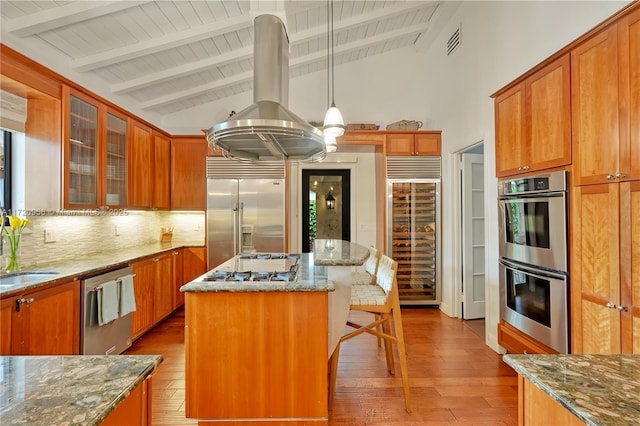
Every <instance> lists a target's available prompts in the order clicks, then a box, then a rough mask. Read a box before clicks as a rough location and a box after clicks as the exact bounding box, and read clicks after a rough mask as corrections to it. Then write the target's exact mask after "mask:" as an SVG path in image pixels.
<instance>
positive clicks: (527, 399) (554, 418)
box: [518, 375, 585, 426]
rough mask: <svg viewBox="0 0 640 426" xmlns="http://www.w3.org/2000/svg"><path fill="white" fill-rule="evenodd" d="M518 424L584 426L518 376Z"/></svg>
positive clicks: (526, 380)
mask: <svg viewBox="0 0 640 426" xmlns="http://www.w3.org/2000/svg"><path fill="white" fill-rule="evenodd" d="M518 424H519V425H562V426H579V425H580V426H584V424H585V423H584V422H583V421H582V420H580V419H579V418H578V417H577V416H576V415H575V414H573V413H572V412H570V411H569V410H568V409H566V408H564V407H563V406H562V405H560V403H559V402H557V401H556V400H554V399H553V398H551V397H550V396H549V395H547V394H546V393H545V392H543V391H542V390H540V388H538V387H537V386H536V385H534V384H533V383H532V382H531V381H529V380H528V379H525V378H524V377H522V376H521V375H518Z"/></svg>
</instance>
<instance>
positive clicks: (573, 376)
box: [504, 355, 640, 426]
mask: <svg viewBox="0 0 640 426" xmlns="http://www.w3.org/2000/svg"><path fill="white" fill-rule="evenodd" d="M504 361H505V362H506V363H507V364H508V365H510V366H511V367H513V368H514V369H515V370H516V372H518V374H520V375H522V376H523V377H525V378H526V379H528V380H530V381H531V382H532V383H533V384H535V385H536V386H537V387H538V388H540V389H541V390H542V391H544V392H545V393H546V394H547V395H549V396H550V397H551V398H553V399H554V400H556V401H557V402H558V403H560V404H561V405H562V406H563V407H565V408H567V409H568V410H569V411H570V412H571V413H573V414H575V415H576V416H577V417H578V418H579V419H580V420H582V421H584V422H585V423H586V424H587V425H593V426H608V425H639V424H640V355H505V356H504Z"/></svg>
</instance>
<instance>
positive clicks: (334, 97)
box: [329, 0, 336, 107]
mask: <svg viewBox="0 0 640 426" xmlns="http://www.w3.org/2000/svg"><path fill="white" fill-rule="evenodd" d="M329 4H330V5H331V106H332V107H334V106H336V95H335V93H336V92H335V76H334V74H333V73H334V68H335V61H334V58H333V45H334V44H335V42H334V40H333V0H329Z"/></svg>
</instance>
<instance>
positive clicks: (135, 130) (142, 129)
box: [129, 120, 154, 208]
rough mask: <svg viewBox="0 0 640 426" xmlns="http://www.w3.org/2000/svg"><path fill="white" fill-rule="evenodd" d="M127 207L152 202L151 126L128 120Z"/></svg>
mask: <svg viewBox="0 0 640 426" xmlns="http://www.w3.org/2000/svg"><path fill="white" fill-rule="evenodd" d="M129 122H130V127H131V138H130V142H129V145H130V148H129V176H130V178H129V207H135V208H151V207H152V204H153V178H154V175H153V170H154V168H153V154H154V153H153V133H152V130H151V128H149V127H148V126H145V125H144V124H142V123H139V122H137V121H135V120H130V121H129Z"/></svg>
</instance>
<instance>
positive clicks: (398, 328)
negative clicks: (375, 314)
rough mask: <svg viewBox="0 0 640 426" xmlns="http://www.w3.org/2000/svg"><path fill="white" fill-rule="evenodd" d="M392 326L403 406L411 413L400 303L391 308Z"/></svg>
mask: <svg viewBox="0 0 640 426" xmlns="http://www.w3.org/2000/svg"><path fill="white" fill-rule="evenodd" d="M393 323H394V324H393V325H394V328H395V334H396V339H397V341H398V356H399V357H400V372H401V373H402V387H403V389H404V405H405V408H406V410H407V413H410V412H411V395H410V393H409V372H408V369H407V352H406V348H405V346H404V332H403V331H402V318H401V317H400V303H399V302H398V301H397V300H396V303H394V307H393Z"/></svg>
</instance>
